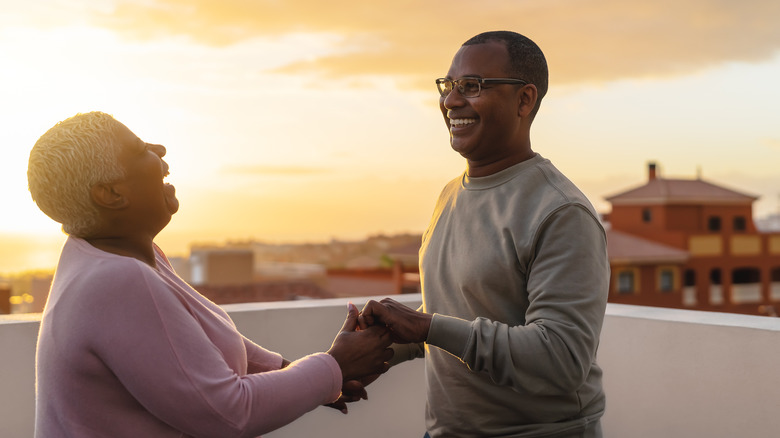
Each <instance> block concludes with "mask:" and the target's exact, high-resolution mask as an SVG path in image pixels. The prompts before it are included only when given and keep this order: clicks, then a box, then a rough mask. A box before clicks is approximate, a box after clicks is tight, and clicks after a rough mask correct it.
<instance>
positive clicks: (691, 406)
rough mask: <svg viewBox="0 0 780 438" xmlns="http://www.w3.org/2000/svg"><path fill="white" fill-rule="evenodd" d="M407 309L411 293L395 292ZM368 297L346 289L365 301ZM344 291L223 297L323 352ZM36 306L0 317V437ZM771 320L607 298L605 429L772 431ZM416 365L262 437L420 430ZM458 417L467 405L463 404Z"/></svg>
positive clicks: (21, 425)
mask: <svg viewBox="0 0 780 438" xmlns="http://www.w3.org/2000/svg"><path fill="white" fill-rule="evenodd" d="M396 298H397V299H399V300H401V301H402V302H404V303H405V304H406V305H408V306H410V307H417V306H418V305H419V303H420V296H419V295H402V296H398V297H396ZM367 299H368V298H352V299H351V301H352V302H354V303H355V304H356V305H358V307H362V305H363V304H364V303H365V301H366V300H367ZM348 301H349V300H347V299H328V300H310V301H291V302H275V303H249V304H234V305H227V306H225V308H226V310H227V311H228V312H229V313H230V315H231V317H232V318H233V320H234V321H235V322H236V325H237V326H238V328H239V330H241V332H242V333H244V334H245V335H246V336H247V337H249V338H251V339H252V340H254V341H255V342H257V343H258V344H260V345H263V346H265V347H266V348H269V349H271V350H274V351H278V352H280V353H282V354H284V355H285V357H287V358H289V359H293V360H294V359H297V358H299V357H302V356H304V355H306V354H309V353H312V352H316V351H324V350H327V348H328V347H329V346H330V343H331V342H332V340H333V337H334V336H335V334H336V332H337V331H338V329H339V328H340V327H341V324H342V323H343V321H344V317H345V316H346V312H347V308H346V304H347V302H348ZM38 318H39V315H28V316H21V317H20V316H3V317H0V437H2V438H29V437H31V436H32V434H33V420H34V415H35V413H34V358H35V340H36V336H37V331H38V326H39V322H38ZM778 345H780V318H769V317H758V316H745V315H734V314H724V313H713V312H697V311H687V310H671V309H660V308H652V307H640V306H628V305H617V304H610V305H609V306H608V308H607V317H606V320H605V323H604V330H603V331H602V337H601V346H600V349H599V363H600V364H601V366H602V368H604V385H605V390H606V392H607V412H606V414H605V416H604V420H603V425H604V436H605V437H606V438H624V437H631V438H658V437H664V438H676V437H679V438H690V437H708V438H713V437H714V438H717V437H723V438H726V437H729V438H731V437H737V436H738V437H741V438H744V437H748V438H750V437H756V438H759V437H760V438H764V437H771V436H777V433H778V431H780V415H777V413H776V411H777V406H780V390H779V389H778V388H780V372H778V371H777V369H778V366H779V365H778V364H780V348H778ZM424 379H425V377H424V364H423V361H421V360H418V361H414V362H410V363H406V364H402V365H399V366H397V367H394V368H393V369H391V370H390V371H389V372H388V373H387V374H386V375H385V376H383V377H382V378H380V379H379V380H378V381H376V382H375V383H374V384H372V385H371V386H369V388H368V390H369V391H368V392H369V399H368V401H361V402H359V403H355V404H352V405H350V413H349V414H348V415H342V414H341V413H339V412H337V411H335V410H333V409H329V408H325V407H320V408H318V409H316V410H315V411H313V412H311V413H309V414H306V415H304V416H303V417H302V418H300V419H299V420H297V421H296V422H295V423H293V424H291V425H288V426H286V427H283V428H281V429H279V430H277V431H275V432H273V433H270V434H267V435H265V436H266V437H269V438H288V437H289V438H292V437H302V436H318V437H334V438H335V437H342V436H344V435H356V434H357V435H360V436H375V437H380V438H382V437H388V438H390V437H421V436H422V434H423V432H424V431H423V429H424V420H423V415H424V406H425V391H424V381H425V380H424ZM464 415H467V413H464Z"/></svg>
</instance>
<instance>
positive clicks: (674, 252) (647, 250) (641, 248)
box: [607, 230, 689, 264]
mask: <svg viewBox="0 0 780 438" xmlns="http://www.w3.org/2000/svg"><path fill="white" fill-rule="evenodd" d="M607 253H608V255H609V261H610V263H612V264H615V263H631V264H644V263H685V262H686V261H687V260H688V257H689V254H688V252H687V251H683V250H681V249H678V248H673V247H671V246H667V245H664V244H661V243H656V242H652V241H650V240H646V239H642V238H641V237H636V236H632V235H631V234H628V233H624V232H621V231H616V230H607Z"/></svg>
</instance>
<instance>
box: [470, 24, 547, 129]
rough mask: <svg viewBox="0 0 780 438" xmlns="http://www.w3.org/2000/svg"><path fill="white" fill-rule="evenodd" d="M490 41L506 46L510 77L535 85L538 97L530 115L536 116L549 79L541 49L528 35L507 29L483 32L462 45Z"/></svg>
mask: <svg viewBox="0 0 780 438" xmlns="http://www.w3.org/2000/svg"><path fill="white" fill-rule="evenodd" d="M491 41H498V42H502V43H504V45H505V46H506V49H507V52H509V66H508V69H509V71H508V72H507V73H509V75H510V76H511V77H513V78H515V79H522V80H524V81H526V82H528V83H529V84H534V85H536V89H537V92H538V98H537V100H536V106H535V107H534V109H533V112H532V113H531V117H534V116H536V112H537V111H539V106H540V105H541V103H542V98H543V97H544V96H545V94H547V86H548V80H549V79H548V77H549V74H548V71H547V60H546V59H545V57H544V53H542V49H540V48H539V46H537V45H536V43H534V42H533V41H531V40H530V39H529V38H528V37H525V36H523V35H520V34H519V33H517V32H511V31H508V30H497V31H490V32H483V33H481V34H479V35H476V36H474V37H471V38H470V39H469V40H468V41H466V42H465V43H463V45H464V46H470V45H474V44H485V43H488V42H491Z"/></svg>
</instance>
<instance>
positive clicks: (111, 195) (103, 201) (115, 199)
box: [90, 184, 129, 210]
mask: <svg viewBox="0 0 780 438" xmlns="http://www.w3.org/2000/svg"><path fill="white" fill-rule="evenodd" d="M90 194H91V196H92V201H93V202H94V203H95V204H97V205H98V207H103V208H107V209H109V210H119V209H122V208H125V207H126V206H127V204H128V203H129V200H128V199H127V198H126V197H124V196H123V195H122V191H121V190H119V188H118V187H117V186H116V185H115V184H95V185H94V186H92V190H91V192H90Z"/></svg>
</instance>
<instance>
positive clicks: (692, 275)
mask: <svg viewBox="0 0 780 438" xmlns="http://www.w3.org/2000/svg"><path fill="white" fill-rule="evenodd" d="M683 282H684V285H685V286H686V287H688V286H696V271H694V270H693V269H686V270H685V277H684V278H683Z"/></svg>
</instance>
